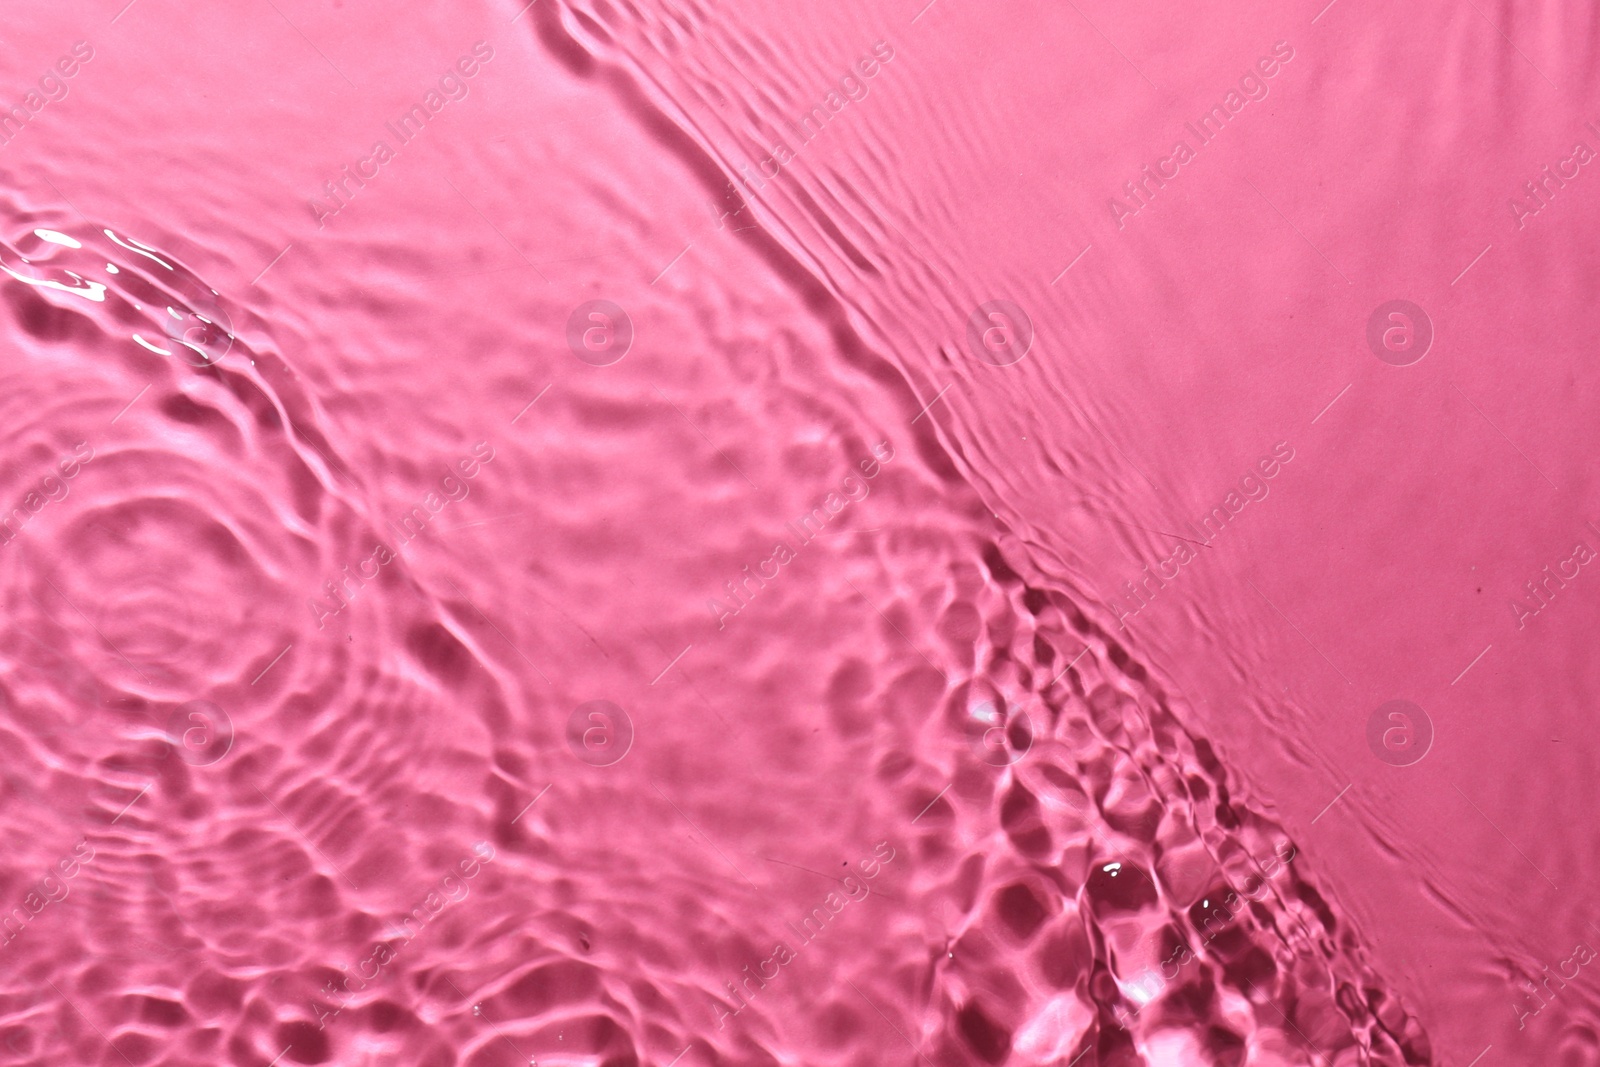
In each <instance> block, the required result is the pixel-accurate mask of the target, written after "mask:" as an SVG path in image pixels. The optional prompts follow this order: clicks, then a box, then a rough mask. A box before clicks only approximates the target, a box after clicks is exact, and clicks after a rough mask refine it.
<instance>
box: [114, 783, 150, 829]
mask: <svg viewBox="0 0 1600 1067" xmlns="http://www.w3.org/2000/svg"><path fill="white" fill-rule="evenodd" d="M148 792H150V786H149V785H148V784H146V785H145V787H144V788H143V789H141V790H139V796H137V797H134V798H133V799H132V800H130V801H128V805H127V807H125V808H123V809H122V810H121V811H119V812H117V819H120V818H122V817H123V816H124V815H126V814H128V808H131V807H133V806H134V805H135V804H137V803H139V797H142V796H144V795H145V794H146V793H148ZM117 819H112V820H111V825H113V826H115V825H116V824H117Z"/></svg>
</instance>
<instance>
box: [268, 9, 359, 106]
mask: <svg viewBox="0 0 1600 1067" xmlns="http://www.w3.org/2000/svg"><path fill="white" fill-rule="evenodd" d="M267 6H268V7H270V8H272V10H274V11H278V5H277V4H274V3H273V2H272V0H267ZM278 17H279V18H280V19H282V20H283V21H284V24H285V25H286V26H288V27H289V28H290V29H291V30H293V31H294V32H295V33H296V34H299V37H300V39H301V40H302V41H304V42H305V43H306V44H307V45H309V46H310V48H311V50H312V51H313V52H315V53H316V54H317V55H319V56H321V57H322V61H323V62H324V63H326V64H328V66H330V67H333V72H334V73H335V74H337V75H339V77H341V78H344V83H345V84H346V85H348V86H350V88H352V89H354V88H355V87H356V83H355V82H353V81H351V80H350V79H349V78H345V75H344V71H342V70H340V69H339V68H338V67H336V66H334V63H333V60H331V59H329V58H328V55H327V53H326V52H324V51H323V50H322V49H320V48H318V47H317V46H316V45H315V44H312V42H311V38H309V37H307V36H306V35H305V34H303V33H300V27H299V26H296V25H295V24H294V23H292V22H290V21H289V16H288V15H285V14H284V13H283V12H282V11H278Z"/></svg>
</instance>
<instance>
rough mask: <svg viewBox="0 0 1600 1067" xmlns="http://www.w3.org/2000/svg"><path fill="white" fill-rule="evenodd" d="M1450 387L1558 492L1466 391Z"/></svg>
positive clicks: (1552, 483)
mask: <svg viewBox="0 0 1600 1067" xmlns="http://www.w3.org/2000/svg"><path fill="white" fill-rule="evenodd" d="M1450 388H1452V389H1455V391H1456V394H1457V395H1458V396H1460V397H1461V399H1462V400H1465V401H1466V402H1467V403H1468V405H1470V406H1471V408H1472V410H1473V411H1476V412H1477V413H1478V415H1479V417H1480V418H1482V419H1483V421H1484V422H1487V423H1489V429H1491V430H1493V431H1494V432H1495V433H1497V434H1499V435H1500V439H1501V440H1502V441H1504V442H1505V443H1506V444H1508V445H1510V446H1511V447H1512V448H1516V449H1517V455H1519V456H1521V457H1522V458H1523V459H1524V460H1525V461H1526V462H1527V464H1528V466H1530V467H1532V468H1533V471H1534V473H1535V474H1537V475H1538V476H1539V477H1541V478H1544V480H1545V481H1547V482H1550V488H1552V489H1554V490H1555V491H1556V492H1558V493H1559V492H1561V488H1560V487H1559V486H1557V485H1556V483H1555V482H1551V481H1550V479H1549V478H1548V477H1546V475H1545V473H1544V471H1542V470H1540V469H1539V468H1538V466H1537V465H1536V464H1535V463H1534V462H1533V460H1531V459H1528V454H1527V453H1526V452H1524V451H1523V450H1522V449H1520V448H1517V444H1516V442H1515V441H1513V440H1511V438H1509V437H1507V436H1506V435H1505V433H1504V431H1502V430H1501V429H1500V427H1498V426H1496V425H1495V424H1494V423H1493V422H1490V421H1489V416H1487V415H1485V414H1484V413H1483V409H1482V408H1480V407H1478V405H1476V404H1474V403H1472V398H1471V397H1469V396H1468V395H1467V394H1466V393H1463V392H1462V391H1461V390H1460V389H1459V388H1457V387H1456V383H1455V382H1451V383H1450Z"/></svg>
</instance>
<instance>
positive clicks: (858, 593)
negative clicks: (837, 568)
mask: <svg viewBox="0 0 1600 1067" xmlns="http://www.w3.org/2000/svg"><path fill="white" fill-rule="evenodd" d="M844 582H845V584H846V585H848V586H849V587H850V588H851V589H855V591H856V596H859V597H860V598H861V599H862V600H866V601H867V605H868V606H869V607H871V608H872V610H873V611H876V612H877V613H878V616H879V617H880V618H881V619H883V621H884V622H886V623H888V624H889V625H890V626H894V632H895V633H897V634H899V635H900V639H901V640H902V641H904V642H905V643H906V644H907V645H908V646H910V648H911V651H913V652H915V653H916V654H917V655H919V656H922V662H924V663H926V664H927V665H928V666H930V667H933V673H935V674H937V675H938V676H939V677H940V678H943V679H944V684H945V685H949V684H950V678H949V676H948V675H946V674H945V673H944V671H941V670H940V669H939V668H938V667H936V666H934V662H933V660H931V659H929V658H928V657H927V656H926V655H923V652H922V649H920V648H918V647H917V646H916V645H914V644H912V642H911V638H909V637H907V636H906V634H905V631H904V630H902V629H900V627H898V626H895V625H894V620H893V619H891V618H889V616H887V615H885V614H884V613H883V609H881V608H879V607H878V605H876V604H874V603H873V602H872V601H871V600H868V599H867V594H865V593H863V592H862V591H861V590H860V589H858V588H856V583H855V582H852V581H851V580H850V579H849V578H846V579H845V580H844Z"/></svg>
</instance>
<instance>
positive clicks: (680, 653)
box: [650, 645, 694, 685]
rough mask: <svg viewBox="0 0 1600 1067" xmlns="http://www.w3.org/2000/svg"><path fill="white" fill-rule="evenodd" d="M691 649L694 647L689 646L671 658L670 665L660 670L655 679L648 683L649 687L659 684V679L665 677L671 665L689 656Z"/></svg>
mask: <svg viewBox="0 0 1600 1067" xmlns="http://www.w3.org/2000/svg"><path fill="white" fill-rule="evenodd" d="M693 647H694V646H693V645H689V646H688V647H687V648H685V649H684V650H683V651H682V652H679V653H678V654H677V655H676V656H673V657H672V663H669V664H667V665H666V666H665V667H663V668H661V673H660V674H658V675H656V676H655V678H654V679H653V680H652V681H651V682H650V684H651V685H655V684H656V682H659V681H661V679H663V678H665V677H666V676H667V672H668V671H670V670H671V669H672V666H673V664H674V663H677V662H678V661H679V660H680V659H682V658H683V657H684V656H687V655H688V654H689V649H691V648H693Z"/></svg>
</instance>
